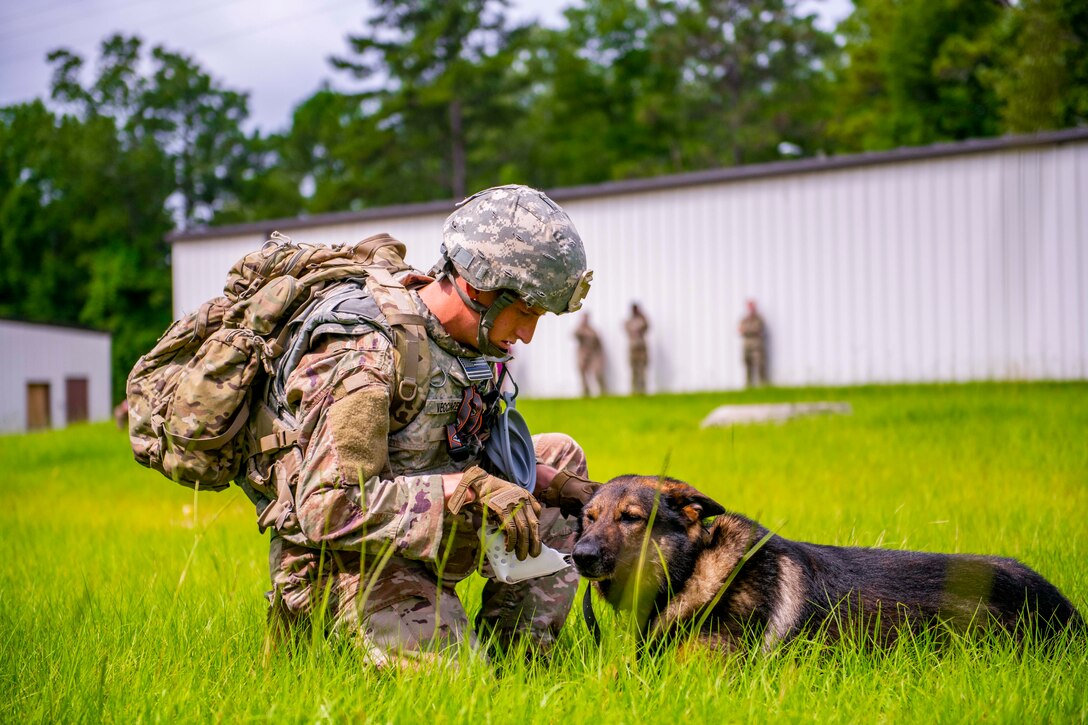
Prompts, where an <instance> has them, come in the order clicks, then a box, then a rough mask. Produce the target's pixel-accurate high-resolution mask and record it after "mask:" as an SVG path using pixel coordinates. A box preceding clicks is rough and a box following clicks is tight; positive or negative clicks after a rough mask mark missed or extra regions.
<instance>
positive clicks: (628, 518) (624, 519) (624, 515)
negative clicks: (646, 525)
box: [620, 511, 642, 524]
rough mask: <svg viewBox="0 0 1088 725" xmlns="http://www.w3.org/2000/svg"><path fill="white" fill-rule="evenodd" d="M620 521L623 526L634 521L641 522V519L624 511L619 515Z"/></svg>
mask: <svg viewBox="0 0 1088 725" xmlns="http://www.w3.org/2000/svg"><path fill="white" fill-rule="evenodd" d="M620 521H622V522H623V523H625V524H633V523H635V522H636V521H642V517H641V516H639V515H638V514H633V513H631V512H630V511H624V512H623V513H621V514H620Z"/></svg>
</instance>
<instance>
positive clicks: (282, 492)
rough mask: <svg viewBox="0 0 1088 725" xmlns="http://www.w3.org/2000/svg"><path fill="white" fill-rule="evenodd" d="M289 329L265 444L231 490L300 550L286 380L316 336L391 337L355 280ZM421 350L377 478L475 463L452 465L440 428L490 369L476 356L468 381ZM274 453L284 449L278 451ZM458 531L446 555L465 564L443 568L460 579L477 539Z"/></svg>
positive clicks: (436, 351) (466, 529) (265, 413)
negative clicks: (423, 364) (413, 396)
mask: <svg viewBox="0 0 1088 725" xmlns="http://www.w3.org/2000/svg"><path fill="white" fill-rule="evenodd" d="M292 324H293V325H294V328H293V329H292V330H291V332H290V340H291V343H290V346H289V347H288V348H287V349H286V350H285V351H284V353H283V355H282V357H281V359H280V362H279V365H278V366H277V369H276V374H275V375H274V376H273V377H272V378H271V379H270V380H269V384H268V387H267V390H266V393H265V395H264V398H263V401H262V403H261V405H260V406H258V409H257V411H256V413H255V418H254V428H255V430H256V431H257V436H258V437H259V438H260V439H261V440H263V441H264V442H265V443H264V445H263V447H262V449H261V452H260V455H258V456H255V457H254V458H253V459H251V461H250V465H249V467H248V469H247V476H246V480H245V481H239V485H240V486H241V487H242V488H243V489H244V490H245V491H246V493H247V495H249V497H250V499H251V500H252V501H253V503H254V504H255V505H256V507H257V511H258V525H259V526H260V527H261V530H262V531H263V530H264V529H265V528H266V527H269V526H272V527H274V528H275V529H276V531H277V534H278V535H280V536H283V537H284V538H286V539H287V540H289V541H292V542H293V543H298V544H305V543H307V542H306V539H305V537H304V536H303V535H302V534H301V531H300V529H299V527H298V523H297V519H296V517H295V513H294V512H295V503H294V493H295V492H294V482H295V481H297V479H298V475H299V473H300V470H301V467H302V451H301V450H300V449H299V448H298V447H297V446H296V445H295V443H296V442H297V440H298V432H297V430H298V426H299V421H298V420H296V418H295V415H294V409H293V406H291V405H290V404H289V403H288V401H287V380H288V377H289V376H290V374H291V373H292V371H294V370H295V368H297V366H298V365H299V363H300V362H301V360H302V358H303V356H305V355H306V353H307V352H309V351H311V350H313V349H314V348H315V347H316V346H317V345H319V344H320V343H321V338H322V337H325V336H328V335H335V336H353V335H362V334H380V335H382V336H384V337H386V338H387V339H388V340H390V342H392V341H393V339H394V335H393V330H392V329H391V326H390V325H389V322H388V318H387V315H386V314H385V313H383V311H382V310H381V309H380V307H379V306H378V304H377V302H376V301H375V300H374V298H373V296H372V295H371V294H370V293H369V290H368V288H367V287H366V286H365V285H362V284H359V283H358V282H355V281H346V282H341V283H339V284H337V285H335V286H333V287H330V288H329V289H328V290H326V291H325V293H324V294H323V295H322V298H321V299H320V300H317V301H316V302H315V303H314V305H313V308H312V309H311V310H309V311H307V313H306V314H305V315H300V316H299V317H298V319H297V320H296V321H294V322H293V323H292ZM421 342H424V341H421ZM425 345H426V348H427V349H426V351H424V353H423V355H421V357H423V358H426V359H429V363H430V366H429V369H428V370H427V371H426V372H424V371H422V370H420V375H419V378H420V379H419V381H418V383H417V384H418V385H419V391H418V393H417V403H416V406H415V409H416V410H417V411H418V412H415V413H414V414H412V415H410V416H406V417H409V419H408V420H405V419H404V417H401V418H398V417H397V416H396V413H397V411H395V410H391V412H390V434H389V438H388V460H387V461H386V465H385V468H384V470H383V471H382V474H381V475H382V477H383V478H390V479H391V478H395V477H397V476H402V475H413V476H416V475H432V474H444V473H455V472H459V471H462V470H464V469H465V468H467V467H469V466H470V465H472V464H474V463H479V462H480V458H479V456H477V457H474V458H470V459H466V460H462V461H455V460H454V459H453V457H452V456H451V455H450V452H449V448H448V446H447V426H449V425H450V424H451V423H453V422H454V421H455V419H456V416H457V411H458V408H459V406H460V404H461V400H462V396H463V394H464V391H465V389H466V388H468V387H472V386H474V385H475V386H477V387H478V388H480V389H482V390H483V391H485V392H490V391H491V390H492V389H493V387H494V377H495V366H494V363H487V364H486V366H485V367H483V368H482V371H481V369H480V368H481V366H480V362H479V361H480V359H479V358H476V359H475V360H476V361H477V371H478V372H483V373H484V374H486V376H487V377H486V379H484V378H483V375H479V374H478V375H475V376H474V377H475V378H476V379H475V380H472V379H470V378H469V375H468V373H467V372H466V370H465V368H464V366H463V365H462V363H461V360H460V359H459V358H458V356H457V355H455V354H454V353H452V352H450V351H449V350H446V349H444V348H443V347H442V346H441V345H440V344H439V343H438V342H436V341H435V340H434V339H433V338H431V337H430V336H429V335H426V336H425ZM349 379H350V376H349ZM408 412H409V413H411V412H412V411H408ZM282 448H289V449H290V450H286V451H280V449H282ZM360 483H361V482H360ZM462 529H463V531H462V534H463V535H459V536H458V537H457V541H455V542H452V543H453V546H452V550H453V551H455V552H467V553H468V554H469V555H468V557H467V561H466V562H453V561H451V562H449V566H451V567H452V568H451V569H450V571H449V574H450V575H451V576H452V575H453V574H454V570H456V569H460V568H461V565H467V567H465V571H464V572H458V574H459V575H464V574H467V573H468V571H471V570H472V568H473V566H474V563H475V554H474V553H473V552H474V548H473V544H474V542H475V540H476V538H477V534H476V532H475V530H474V529H473V528H471V527H470V526H469V525H467V524H466V525H464V526H463V527H462ZM458 558H463V557H458Z"/></svg>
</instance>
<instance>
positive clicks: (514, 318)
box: [479, 292, 546, 353]
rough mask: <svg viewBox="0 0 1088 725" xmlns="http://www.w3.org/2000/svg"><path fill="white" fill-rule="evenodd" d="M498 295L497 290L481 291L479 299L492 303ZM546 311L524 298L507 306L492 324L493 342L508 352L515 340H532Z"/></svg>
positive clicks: (491, 336) (485, 303)
mask: <svg viewBox="0 0 1088 725" xmlns="http://www.w3.org/2000/svg"><path fill="white" fill-rule="evenodd" d="M496 297H498V293H497V292H481V293H480V297H479V300H480V302H481V303H482V304H484V305H490V304H491V303H492V302H494V301H495V298H496ZM545 311H546V310H544V309H543V308H542V307H530V306H529V305H527V304H525V302H523V301H522V300H518V301H517V302H515V303H514V304H512V305H509V306H507V307H506V308H505V309H504V310H503V311H502V312H500V313H499V316H498V317H496V318H495V324H494V325H492V326H491V335H490V338H491V342H492V343H493V344H494V345H496V346H498V347H499V348H501V349H502V350H503V351H504V352H507V353H508V352H510V349H511V348H512V347H513V346H514V343H515V342H519V341H520V342H524V343H526V344H528V343H529V342H532V339H533V335H534V334H535V333H536V323H537V322H539V321H540V318H541V317H543V316H544V313H545Z"/></svg>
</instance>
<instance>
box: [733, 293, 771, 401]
mask: <svg viewBox="0 0 1088 725" xmlns="http://www.w3.org/2000/svg"><path fill="white" fill-rule="evenodd" d="M740 334H741V339H742V341H743V343H742V344H743V349H744V373H745V380H746V382H747V385H748V387H750V388H751V387H755V386H757V385H766V384H767V344H766V327H765V326H764V324H763V318H762V317H760V316H759V313H758V312H755V311H752V312H749V313H748V314H747V315H746V316H745V317H744V319H742V320H741V321H740Z"/></svg>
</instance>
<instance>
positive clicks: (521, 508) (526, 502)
mask: <svg viewBox="0 0 1088 725" xmlns="http://www.w3.org/2000/svg"><path fill="white" fill-rule="evenodd" d="M469 491H471V492H472V493H474V494H475V495H476V499H477V500H478V501H479V503H480V505H481V506H483V507H484V508H486V509H487V512H488V513H489V515H491V516H494V517H495V518H496V519H497V520H498V522H499V525H500V527H501V528H502V530H503V533H505V534H506V550H507V551H513V552H514V555H515V556H517V558H518V559H519V560H524V559H525V557H527V556H539V555H540V524H539V521H538V520H537V517H538V516H539V514H540V504H539V503H537V501H536V499H534V498H533V497H532V495H531V494H530V493H529V492H528V491H526V490H525V489H523V488H521V487H520V486H517V485H515V484H513V483H510V482H509V481H504V480H502V479H501V478H497V477H495V476H492V475H491V474H489V473H487V472H486V471H485V470H483V469H482V468H480V467H479V466H473V467H472V468H469V469H467V470H466V471H465V472H464V473H462V474H461V482H460V483H459V484H457V489H456V490H455V491H454V492H453V495H452V496H450V498H449V500H448V501H447V502H446V507H447V508H448V509H449V510H450V512H452V513H455V514H456V513H459V512H460V511H461V509H462V508H464V506H465V504H467V503H468V501H469Z"/></svg>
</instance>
